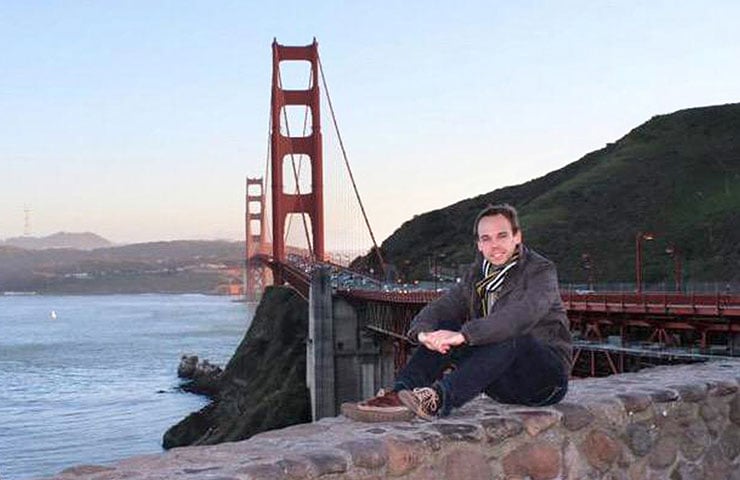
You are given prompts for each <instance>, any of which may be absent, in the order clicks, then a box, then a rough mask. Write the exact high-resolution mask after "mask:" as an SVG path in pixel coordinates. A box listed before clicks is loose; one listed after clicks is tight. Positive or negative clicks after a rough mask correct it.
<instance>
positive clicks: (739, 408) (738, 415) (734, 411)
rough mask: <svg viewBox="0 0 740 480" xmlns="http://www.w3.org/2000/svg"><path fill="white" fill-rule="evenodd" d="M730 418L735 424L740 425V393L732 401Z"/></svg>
mask: <svg viewBox="0 0 740 480" xmlns="http://www.w3.org/2000/svg"><path fill="white" fill-rule="evenodd" d="M730 420H731V421H732V423H734V424H735V425H740V395H735V397H734V398H733V399H732V400H731V401H730Z"/></svg>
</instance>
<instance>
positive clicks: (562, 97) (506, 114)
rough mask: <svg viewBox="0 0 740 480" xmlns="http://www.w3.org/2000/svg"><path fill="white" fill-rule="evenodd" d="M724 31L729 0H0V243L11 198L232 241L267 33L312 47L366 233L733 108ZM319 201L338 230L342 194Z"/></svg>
mask: <svg viewBox="0 0 740 480" xmlns="http://www.w3.org/2000/svg"><path fill="white" fill-rule="evenodd" d="M738 18H740V2H735V1H711V0H709V1H706V0H705V1H701V2H700V1H682V2H676V1H611V2H607V1H593V0H590V1H565V2H532V1H520V2H508V1H507V2H503V1H470V2H466V1H459V2H429V1H425V2H421V1H407V2H386V1H376V2H339V1H337V2H329V1H327V2H285V1H283V2H249V1H241V2H239V1H209V2H206V1H203V2H195V1H119V2H114V1H102V0H100V1H26V0H23V1H22V0H16V1H11V0H0V45H2V48H0V165H1V167H0V168H1V170H0V172H1V174H0V199H1V200H2V201H1V202H0V238H7V237H12V236H18V235H21V234H22V233H23V228H24V214H23V208H24V205H27V206H28V207H30V208H31V209H32V213H31V228H32V232H33V234H34V235H47V234H50V233H54V232H56V231H60V230H63V231H92V232H96V233H98V234H100V235H103V236H104V237H106V238H108V239H110V240H112V241H115V242H138V241H153V240H170V239H185V238H228V239H240V238H241V237H242V235H243V214H244V200H243V196H244V177H245V176H246V175H249V176H260V175H262V174H264V166H265V156H266V145H267V127H268V115H269V95H270V75H271V51H270V45H271V43H272V40H273V38H274V37H276V38H277V39H278V41H279V42H280V43H283V44H296V45H303V44H308V43H310V42H311V40H312V38H313V37H316V38H317V39H318V41H319V50H320V55H321V58H322V62H323V65H324V70H325V73H326V76H327V80H328V82H329V89H330V94H331V95H332V101H333V102H334V107H335V109H336V112H337V115H338V121H339V124H340V129H341V133H342V136H343V139H344V142H345V145H346V147H347V150H348V153H349V157H350V162H351V164H352V167H353V169H354V173H355V176H356V178H357V180H358V183H359V187H360V189H361V192H362V194H363V197H364V199H365V202H366V206H367V210H368V214H369V217H370V221H371V222H372V224H373V226H374V229H375V230H376V236H377V237H378V240H383V239H385V238H386V237H387V236H388V235H390V234H391V233H392V232H393V230H395V229H396V228H398V227H399V226H400V225H401V224H402V223H403V222H404V221H406V220H408V219H409V218H411V217H412V216H413V215H416V214H419V213H422V212H425V211H429V210H432V209H435V208H439V207H443V206H445V205H448V204H451V203H454V202H456V201H458V200H461V199H464V198H468V197H472V196H475V195H478V194H481V193H485V192H489V191H491V190H494V189H496V188H500V187H504V186H508V185H513V184H518V183H522V182H524V181H527V180H530V179H532V178H535V177H539V176H542V175H544V174H546V173H548V172H550V171H552V170H555V169H557V168H560V167H562V166H564V165H567V164H568V163H570V162H573V161H575V160H577V159H578V158H580V157H581V156H583V155H584V154H586V153H588V152H590V151H592V150H594V149H597V148H600V147H602V146H603V145H604V144H605V143H607V142H612V141H614V140H616V139H618V138H619V137H621V136H622V135H624V134H626V133H627V132H628V131H629V130H630V129H632V128H634V127H635V126H637V125H638V124H640V123H642V122H644V121H646V120H648V119H649V118H650V117H652V116H653V115H656V114H663V113H670V112H673V111H675V110H679V109H682V108H688V107H695V106H703V105H713V104H721V103H732V102H737V101H740V80H739V79H740V62H739V61H738V59H740V29H738V28H737V19H738ZM286 82H287V80H286ZM301 82H303V80H300V81H298V82H297V83H301ZM322 116H323V127H322V128H323V131H324V135H325V137H326V138H325V140H326V143H325V146H324V150H325V156H326V159H325V162H327V170H328V171H327V176H329V175H338V174H335V173H331V172H332V171H333V170H332V169H334V170H336V171H338V169H339V167H338V165H339V164H340V162H341V157H340V156H339V150H338V148H337V146H336V141H335V139H333V138H332V135H333V134H332V133H331V132H332V128H331V124H330V116H329V112H328V109H324V111H323V112H322ZM291 128H296V127H295V126H291ZM333 165H336V167H334V166H333ZM328 183H329V184H332V182H331V181H328ZM343 195H344V194H343ZM328 200H329V203H332V205H331V206H329V214H328V215H329V217H330V220H331V219H337V218H338V217H339V213H334V214H333V210H332V209H333V208H335V207H336V204H337V203H342V202H343V200H339V201H337V200H335V199H333V197H331V196H329V198H328ZM352 221H354V220H352ZM344 222H345V223H342V222H338V221H336V220H335V221H330V223H329V224H328V225H327V231H328V232H327V235H328V236H329V239H330V240H329V247H330V248H336V247H337V244H343V243H353V245H351V247H353V248H357V245H354V243H358V242H362V241H363V240H358V239H357V238H352V239H349V240H348V239H346V238H340V237H341V235H339V233H338V232H340V231H345V232H346V231H347V230H348V226H347V224H346V223H347V222H348V221H346V220H345V221H344ZM353 228H354V227H353ZM342 246H346V245H342Z"/></svg>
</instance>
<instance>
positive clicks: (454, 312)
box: [406, 283, 468, 343]
mask: <svg viewBox="0 0 740 480" xmlns="http://www.w3.org/2000/svg"><path fill="white" fill-rule="evenodd" d="M466 300H467V298H466V293H465V291H464V288H463V287H462V284H460V283H458V284H456V285H454V286H453V287H452V288H451V289H450V290H449V291H448V292H447V293H445V294H444V295H443V296H441V297H440V298H438V299H437V300H435V301H433V302H431V303H429V304H427V305H426V306H425V307H424V308H422V309H421V311H420V312H419V313H418V314H416V316H415V317H414V319H413V320H411V327H410V328H409V331H408V332H407V333H406V336H407V337H408V339H409V340H410V341H411V342H413V343H418V341H417V339H416V337H417V336H418V335H419V333H420V332H429V331H433V330H439V329H440V328H441V324H442V323H445V324H448V326H447V328H451V327H450V326H449V323H448V322H452V323H454V324H456V325H460V324H461V323H462V322H463V320H464V319H465V317H466V315H467V312H468V306H467V305H468V304H467V301H466Z"/></svg>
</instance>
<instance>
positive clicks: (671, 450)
mask: <svg viewBox="0 0 740 480" xmlns="http://www.w3.org/2000/svg"><path fill="white" fill-rule="evenodd" d="M677 454H678V447H677V446H676V441H675V440H674V439H673V438H668V437H660V438H659V439H658V441H657V442H656V443H655V445H654V446H653V449H652V451H651V452H650V455H649V462H650V467H651V468H668V467H670V466H671V465H673V462H675V461H676V455H677Z"/></svg>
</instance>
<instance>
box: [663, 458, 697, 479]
mask: <svg viewBox="0 0 740 480" xmlns="http://www.w3.org/2000/svg"><path fill="white" fill-rule="evenodd" d="M703 475H704V474H703V473H702V471H701V467H700V466H699V465H696V464H694V463H687V462H684V461H679V462H678V464H677V465H676V466H675V468H673V470H671V473H670V475H669V478H670V479H671V480H703V478H704V477H703Z"/></svg>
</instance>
